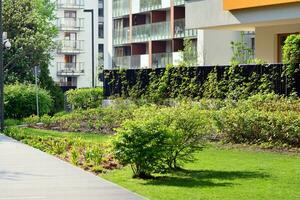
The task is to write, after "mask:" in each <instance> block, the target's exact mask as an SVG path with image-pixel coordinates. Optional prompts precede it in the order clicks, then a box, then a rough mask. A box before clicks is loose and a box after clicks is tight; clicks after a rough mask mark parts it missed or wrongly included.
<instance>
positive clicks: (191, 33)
mask: <svg viewBox="0 0 300 200" xmlns="http://www.w3.org/2000/svg"><path fill="white" fill-rule="evenodd" d="M185 37H197V29H186V30H185Z"/></svg>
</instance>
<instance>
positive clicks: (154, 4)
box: [140, 0, 162, 12]
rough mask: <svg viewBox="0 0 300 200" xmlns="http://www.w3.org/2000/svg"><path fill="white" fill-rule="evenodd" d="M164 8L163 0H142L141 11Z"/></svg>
mask: <svg viewBox="0 0 300 200" xmlns="http://www.w3.org/2000/svg"><path fill="white" fill-rule="evenodd" d="M160 8H162V0H140V11H141V12H145V11H150V10H156V9H160Z"/></svg>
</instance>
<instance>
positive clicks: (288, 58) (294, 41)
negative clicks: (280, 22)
mask: <svg viewBox="0 0 300 200" xmlns="http://www.w3.org/2000/svg"><path fill="white" fill-rule="evenodd" d="M283 62H284V64H286V65H287V68H286V74H287V75H288V76H290V77H292V76H293V75H294V73H295V72H298V71H299V69H300V67H299V64H300V35H299V34H293V35H290V36H288V37H287V39H286V41H285V44H284V46H283Z"/></svg>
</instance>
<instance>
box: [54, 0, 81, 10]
mask: <svg viewBox="0 0 300 200" xmlns="http://www.w3.org/2000/svg"><path fill="white" fill-rule="evenodd" d="M56 5H57V8H60V9H82V8H84V0H57V1H56Z"/></svg>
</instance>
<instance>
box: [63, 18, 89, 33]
mask: <svg viewBox="0 0 300 200" xmlns="http://www.w3.org/2000/svg"><path fill="white" fill-rule="evenodd" d="M57 27H58V29H59V30H61V31H80V30H82V29H83V28H84V19H83V18H77V19H76V18H59V19H58V20H57Z"/></svg>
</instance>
